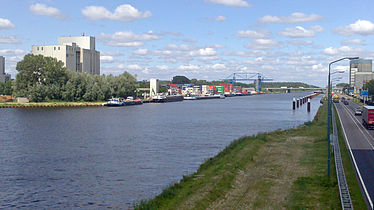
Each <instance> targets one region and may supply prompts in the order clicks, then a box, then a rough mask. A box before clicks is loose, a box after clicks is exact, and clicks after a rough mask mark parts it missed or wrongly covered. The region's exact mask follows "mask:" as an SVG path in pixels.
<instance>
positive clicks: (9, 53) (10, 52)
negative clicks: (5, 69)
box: [0, 49, 26, 56]
mask: <svg viewBox="0 0 374 210" xmlns="http://www.w3.org/2000/svg"><path fill="white" fill-rule="evenodd" d="M25 53H26V51H24V50H20V49H16V50H10V49H6V50H0V55H3V56H12V55H22V54H25Z"/></svg>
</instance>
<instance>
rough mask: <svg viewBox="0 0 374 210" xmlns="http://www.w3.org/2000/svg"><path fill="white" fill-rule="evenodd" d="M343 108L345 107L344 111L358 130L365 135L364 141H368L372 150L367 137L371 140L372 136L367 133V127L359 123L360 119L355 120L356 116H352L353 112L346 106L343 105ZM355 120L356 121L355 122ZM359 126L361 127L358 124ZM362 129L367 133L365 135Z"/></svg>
mask: <svg viewBox="0 0 374 210" xmlns="http://www.w3.org/2000/svg"><path fill="white" fill-rule="evenodd" d="M343 109H345V110H346V112H347V113H348V116H349V117H350V118H351V119H352V120H353V122H354V123H355V124H356V126H357V127H358V129H359V130H360V132H361V133H362V134H363V135H364V136H365V139H366V141H367V142H368V143H369V145H370V146H371V148H372V149H373V150H374V146H373V144H372V143H371V142H370V140H369V138H370V139H371V140H373V136H372V135H371V134H370V133H369V131H367V129H366V128H365V127H364V126H363V125H362V124H361V123H360V121H358V120H357V118H356V117H354V116H353V114H352V113H351V112H350V111H349V109H348V108H347V107H345V106H343ZM356 122H357V123H356ZM359 125H360V126H361V128H362V129H361V128H360V126H359ZM362 130H364V131H365V132H366V133H367V135H365V134H364V132H363V131H362ZM368 137H369V138H368Z"/></svg>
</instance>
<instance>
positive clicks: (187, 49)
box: [167, 44, 197, 51]
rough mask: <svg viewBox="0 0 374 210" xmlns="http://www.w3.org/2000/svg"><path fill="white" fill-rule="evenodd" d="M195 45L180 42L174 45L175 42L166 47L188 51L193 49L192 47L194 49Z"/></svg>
mask: <svg viewBox="0 0 374 210" xmlns="http://www.w3.org/2000/svg"><path fill="white" fill-rule="evenodd" d="M196 48H197V47H195V46H192V45H186V44H181V45H179V46H178V45H175V44H169V45H168V46H167V49H170V50H182V51H189V50H193V49H196Z"/></svg>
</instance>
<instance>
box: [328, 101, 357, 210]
mask: <svg viewBox="0 0 374 210" xmlns="http://www.w3.org/2000/svg"><path fill="white" fill-rule="evenodd" d="M334 106H335V105H334ZM332 126H333V134H332V137H333V138H332V140H333V141H332V142H333V144H334V159H335V168H336V176H337V178H338V185H339V194H340V202H341V205H342V209H353V205H352V200H351V196H350V194H349V189H348V184H347V180H346V178H345V173H344V167H343V161H342V156H341V154H340V147H339V141H338V129H337V127H336V121H335V113H334V112H333V114H332Z"/></svg>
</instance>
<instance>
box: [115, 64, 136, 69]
mask: <svg viewBox="0 0 374 210" xmlns="http://www.w3.org/2000/svg"><path fill="white" fill-rule="evenodd" d="M117 68H118V69H125V70H141V69H142V67H140V66H139V65H138V64H130V65H124V64H119V65H118V66H117Z"/></svg>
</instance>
